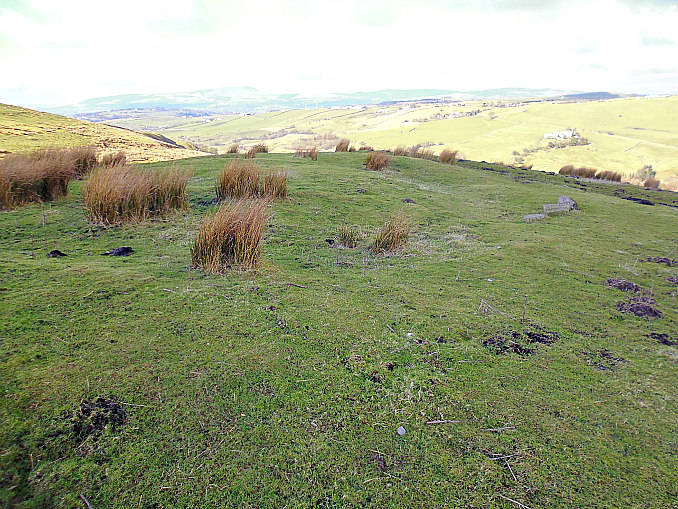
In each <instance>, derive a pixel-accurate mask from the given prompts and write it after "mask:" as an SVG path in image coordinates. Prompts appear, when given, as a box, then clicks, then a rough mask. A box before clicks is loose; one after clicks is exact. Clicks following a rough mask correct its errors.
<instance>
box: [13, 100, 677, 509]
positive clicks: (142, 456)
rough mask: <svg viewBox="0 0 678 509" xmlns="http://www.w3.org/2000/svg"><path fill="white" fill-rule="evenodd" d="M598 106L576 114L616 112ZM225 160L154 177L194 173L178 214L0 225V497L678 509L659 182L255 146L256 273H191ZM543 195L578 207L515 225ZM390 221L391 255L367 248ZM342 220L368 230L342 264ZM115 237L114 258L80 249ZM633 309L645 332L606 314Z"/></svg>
mask: <svg viewBox="0 0 678 509" xmlns="http://www.w3.org/2000/svg"><path fill="white" fill-rule="evenodd" d="M614 104H615V103H614V102H611V103H609V104H595V105H594V104H591V105H583V106H584V107H589V108H596V107H597V108H604V107H605V108H608V107H609V108H611V110H610V111H611V113H610V116H611V118H613V117H614V116H615V115H614V114H613V113H614V112H615V111H616V110H614V108H613V107H612V105H614ZM638 104H641V102H639V103H638ZM672 104H673V103H672ZM541 107H543V108H544V109H545V110H546V111H547V112H550V113H552V114H553V116H552V117H550V120H549V122H552V124H549V125H551V126H561V124H559V122H565V120H563V119H562V118H561V117H559V116H558V111H560V108H561V106H559V105H543V106H541ZM563 108H565V106H563ZM599 111H600V110H598V112H599ZM299 114H300V113H299V112H295V113H293V112H290V113H286V114H280V115H278V117H281V118H279V120H280V122H281V123H280V124H279V125H283V123H287V122H292V123H298V122H299V120H295V117H294V115H299ZM322 114H323V115H324V114H325V113H322ZM598 114H599V113H596V112H591V113H590V115H591V116H592V117H594V118H595V117H596V116H597V115H598ZM534 115H535V116H536V117H539V118H542V119H543V118H545V117H546V113H545V112H544V113H539V114H537V113H536V112H535V113H534ZM626 115H630V113H626V114H625V116H626ZM520 117H521V114H520V112H519V111H514V112H512V111H510V110H507V112H506V115H505V116H500V117H498V118H496V119H494V120H491V121H490V120H489V119H486V118H483V117H475V118H470V119H469V120H468V121H469V122H470V123H474V124H473V125H476V124H478V125H480V126H481V127H482V126H483V125H484V124H483V122H486V123H487V124H488V125H497V126H498V125H503V126H515V125H517V124H518V123H519V119H520ZM377 118H378V117H377V116H376V115H375V119H374V121H375V122H376V121H377ZM582 118H583V117H582ZM616 118H618V117H616ZM274 119H275V117H274V116H273V115H270V116H265V117H264V118H263V119H258V118H243V119H236V120H233V121H232V122H231V123H235V122H238V123H243V124H244V123H245V122H249V124H247V125H248V128H249V129H251V130H252V131H258V130H265V129H266V127H264V124H266V123H268V125H271V122H273V121H274ZM283 120H284V122H283ZM307 120H308V119H307ZM337 122H339V120H337ZM394 122H395V120H394ZM449 122H450V124H451V125H452V123H453V122H454V121H453V120H450V121H449ZM648 122H649V121H648ZM429 124H431V123H424V124H421V125H420V126H419V127H418V128H421V129H428V127H429ZM226 125H228V124H226ZM624 125H627V127H628V126H629V125H636V122H635V120H634V122H633V123H629V124H624ZM562 127H567V125H565V126H562ZM577 127H578V126H577ZM674 127H675V126H674ZM613 128H615V129H616V128H618V129H619V133H620V134H615V135H614V136H611V137H612V138H614V139H616V138H617V137H619V136H620V135H621V132H622V130H623V129H622V126H621V120H620V125H619V126H618V127H606V129H613ZM205 129H207V127H205ZM391 129H397V128H395V127H391ZM470 129H471V128H470V127H469V130H470ZM479 129H480V127H479ZM593 129H594V130H595V129H596V127H595V126H594V127H593ZM600 129H602V124H601V127H600ZM629 129H630V128H629ZM337 131H339V130H338V129H337ZM214 132H215V133H216V132H218V129H216V130H215V131H214ZM394 132H395V131H394ZM624 132H625V133H626V134H628V135H631V134H638V136H644V137H646V141H643V143H647V144H651V143H654V144H659V145H662V144H667V143H668V141H670V140H668V141H667V140H666V139H664V138H662V136H663V134H660V133H654V134H653V133H651V132H645V131H640V132H639V133H635V131H633V132H631V131H628V132H627V131H624ZM535 133H536V131H535ZM166 134H168V135H169V133H166ZM215 135H216V134H215ZM364 136H365V138H364V141H366V142H373V143H375V144H376V141H371V140H370V139H369V138H367V131H365V134H364ZM374 136H375V140H376V139H377V138H376V137H377V136H380V135H379V134H377V133H376V131H375V134H374ZM487 136H489V135H487ZM606 136H607V135H606ZM170 137H171V136H170ZM362 137H363V134H361V135H360V136H357V137H356V140H358V139H363V138H362ZM434 139H435V140H439V139H440V137H439V136H437V137H436V138H434ZM638 139H640V138H638ZM390 140H391V139H389V143H388V144H389V145H391V144H392V141H390ZM469 143H470V142H469ZM384 144H387V142H386V138H385V139H384ZM460 148H461V149H462V150H464V151H466V150H467V149H465V148H464V146H463V145H462V146H460ZM468 153H470V151H469V152H468ZM468 153H467V155H468ZM489 159H492V157H491V156H490V157H489ZM228 160H229V159H228V156H221V157H203V158H196V159H185V160H180V161H175V162H173V163H172V164H173V165H174V166H175V167H177V168H180V169H185V170H186V171H190V172H192V175H193V177H192V179H191V180H190V183H189V192H190V202H191V206H190V209H189V210H188V211H187V212H186V213H182V214H179V215H176V216H173V217H170V218H168V219H164V220H158V221H153V222H143V223H139V224H129V225H125V226H119V227H101V226H96V225H93V224H90V223H89V222H88V220H87V215H86V211H85V209H84V203H83V198H82V194H81V191H80V189H81V185H82V183H81V182H74V183H72V184H71V189H70V194H69V196H68V197H67V198H65V199H62V200H59V201H56V202H53V203H48V204H44V205H41V204H35V205H30V206H25V207H21V208H17V209H15V210H12V211H0V242H1V243H2V246H3V249H2V251H3V256H2V257H0V301H1V302H2V306H0V387H1V388H2V390H1V391H0V422H2V423H3V424H2V426H0V451H1V454H0V506H2V507H21V508H28V507H58V508H62V507H63V508H65V507H69V508H70V507H85V506H86V505H85V500H87V501H88V503H89V504H91V507H94V508H103V507H110V508H130V507H141V508H149V509H150V508H163V507H165V508H170V507H186V508H188V507H202V508H225V507H251V508H255V507H257V508H259V507H275V508H283V507H308V508H311V507H374V508H385V507H392V508H402V507H445V506H447V507H462V506H464V507H487V508H490V507H506V508H508V507H518V505H517V504H522V506H523V507H529V508H533V509H534V508H539V507H572V508H580V507H600V508H603V507H676V500H678V441H677V440H676V437H678V389H677V387H678V326H677V324H676V321H677V320H678V301H677V296H678V286H676V282H677V281H678V208H676V206H677V205H678V196H677V195H676V194H675V193H670V192H667V191H643V190H642V189H639V188H637V187H633V186H622V185H617V184H614V185H603V184H600V183H582V182H577V181H575V180H572V179H569V178H566V177H561V176H559V175H551V174H544V173H540V172H536V171H534V172H530V171H525V170H515V169H512V168H508V167H503V166H498V165H486V164H481V163H474V162H471V161H465V162H462V163H461V164H459V165H457V166H447V165H441V164H439V163H436V162H431V161H425V160H420V159H411V158H404V157H396V158H394V159H393V161H392V162H391V164H390V167H389V169H388V170H387V171H385V172H371V171H367V170H365V169H364V168H363V167H362V164H363V162H364V160H365V154H364V153H345V154H344V153H341V154H323V153H321V154H320V156H319V159H318V161H317V162H314V161H311V160H309V159H300V158H294V157H292V155H291V154H264V155H259V156H257V161H258V162H259V163H260V164H261V165H262V167H263V168H267V169H270V168H282V169H286V170H288V171H289V172H290V180H289V197H288V198H287V199H286V200H283V201H278V202H274V203H272V204H270V206H269V209H270V213H271V218H270V221H269V223H268V225H267V228H266V233H265V244H264V251H263V255H264V263H263V265H262V266H261V267H260V268H259V269H258V270H256V271H248V272H239V271H234V272H231V273H228V274H225V275H206V274H204V273H203V272H202V271H200V270H198V269H195V268H191V266H190V249H191V246H192V243H193V240H194V238H195V234H196V231H197V227H198V225H199V222H200V220H201V219H202V218H203V217H204V216H205V214H206V213H207V212H208V211H210V210H212V209H213V208H214V207H215V206H216V205H215V200H214V198H215V193H214V181H215V178H216V176H217V173H218V172H219V171H220V170H221V168H222V167H223V166H224V164H226V163H227V162H228ZM167 165H169V163H155V164H153V165H148V166H149V167H152V168H161V167H165V166H167ZM564 194H566V195H569V196H571V197H572V198H574V199H575V200H576V201H577V203H578V205H579V208H580V210H579V211H576V212H570V213H566V214H562V215H555V216H552V217H548V218H547V219H545V220H542V221H539V222H534V223H526V222H524V221H523V216H524V215H526V214H530V213H535V212H540V211H541V209H542V205H543V204H544V203H554V202H557V201H558V197H559V196H560V195H564ZM624 197H626V198H633V199H645V200H647V202H649V203H655V205H648V204H645V205H644V204H641V203H636V202H633V201H630V200H627V199H622V198H624ZM403 200H408V201H407V202H405V201H403ZM662 203H664V204H665V205H662ZM394 211H402V212H403V213H405V214H406V215H408V216H409V217H410V218H412V220H413V224H414V227H413V231H412V234H411V237H410V242H409V243H408V245H407V247H406V248H405V249H404V250H402V251H400V252H397V253H394V254H388V255H375V254H373V253H372V252H371V251H370V250H369V249H368V245H369V241H370V239H371V237H372V236H373V234H374V231H375V230H376V229H377V228H378V227H380V226H381V225H382V224H383V223H384V221H385V220H386V219H387V218H388V217H389V215H390V214H391V213H393V212H394ZM342 225H351V226H354V227H356V228H359V229H361V230H362V231H363V232H364V233H365V235H366V238H365V240H363V241H362V243H361V244H360V245H359V246H358V247H357V248H355V249H348V248H341V247H339V246H338V243H337V242H336V238H337V231H338V228H339V227H341V226H342ZM120 246H130V247H132V248H133V249H134V253H133V254H132V255H131V256H129V257H126V258H122V257H114V256H101V254H102V253H104V252H106V251H108V250H110V249H113V248H116V247H120ZM55 248H56V249H59V250H61V251H63V252H64V253H66V254H67V255H68V256H66V257H63V258H58V259H50V258H47V257H46V253H47V252H48V251H50V250H52V249H55ZM647 257H665V258H668V259H669V260H668V262H667V263H669V264H671V260H673V261H674V262H675V263H674V264H673V265H667V264H666V263H664V264H661V263H653V262H650V261H648V260H647ZM609 278H624V279H628V280H630V281H632V282H633V283H635V284H637V285H638V286H639V287H640V289H641V290H640V293H638V294H629V293H625V292H623V291H621V290H618V289H616V288H611V287H608V286H607V281H608V279H609ZM671 278H673V279H671ZM672 281H673V282H672ZM634 296H635V297H637V296H642V297H643V298H645V299H646V301H647V302H649V303H652V304H651V305H652V306H653V308H655V309H657V310H658V311H659V312H661V317H659V318H643V317H638V316H635V315H633V314H630V313H627V312H623V311H620V310H618V307H623V306H625V305H628V304H629V303H630V302H631V299H632V297H634ZM523 318H524V319H523ZM83 404H84V405H85V406H83ZM86 405H90V406H97V405H98V407H97V408H99V410H100V412H101V413H100V414H97V415H100V418H101V420H99V421H96V420H94V418H91V419H90V420H87V419H85V417H86V412H85V410H87V406H86ZM107 409H108V410H107ZM106 412H109V413H106ZM113 414H114V415H113ZM112 416H113V417H115V416H117V417H118V418H119V421H120V423H119V424H118V425H117V426H113V425H110V424H109V425H106V423H107V422H110V421H107V420H106V419H110V418H112ZM88 425H91V427H87V426H88Z"/></svg>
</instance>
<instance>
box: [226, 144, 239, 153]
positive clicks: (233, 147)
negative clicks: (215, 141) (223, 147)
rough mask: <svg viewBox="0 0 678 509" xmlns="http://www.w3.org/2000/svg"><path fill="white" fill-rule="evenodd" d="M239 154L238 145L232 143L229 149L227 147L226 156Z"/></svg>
mask: <svg viewBox="0 0 678 509" xmlns="http://www.w3.org/2000/svg"><path fill="white" fill-rule="evenodd" d="M239 152H240V145H238V144H237V143H234V144H233V145H231V146H230V147H228V151H227V152H226V153H227V154H237V153H239Z"/></svg>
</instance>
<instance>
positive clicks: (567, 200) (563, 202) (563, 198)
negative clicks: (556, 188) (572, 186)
mask: <svg viewBox="0 0 678 509" xmlns="http://www.w3.org/2000/svg"><path fill="white" fill-rule="evenodd" d="M558 203H559V204H561V205H569V206H570V208H572V209H574V210H578V208H579V207H577V202H576V201H574V200H573V199H572V198H570V197H569V196H565V195H563V196H559V197H558Z"/></svg>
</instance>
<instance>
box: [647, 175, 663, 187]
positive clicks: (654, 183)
mask: <svg viewBox="0 0 678 509" xmlns="http://www.w3.org/2000/svg"><path fill="white" fill-rule="evenodd" d="M660 184H661V180H659V179H656V178H654V177H650V178H649V179H647V180H646V181H645V182H643V187H646V188H648V189H659V185H660Z"/></svg>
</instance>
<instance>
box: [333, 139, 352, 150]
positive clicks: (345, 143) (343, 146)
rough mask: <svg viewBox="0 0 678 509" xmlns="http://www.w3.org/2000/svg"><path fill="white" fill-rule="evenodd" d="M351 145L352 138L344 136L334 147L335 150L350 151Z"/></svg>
mask: <svg viewBox="0 0 678 509" xmlns="http://www.w3.org/2000/svg"><path fill="white" fill-rule="evenodd" d="M350 145H351V140H349V139H347V138H343V139H342V140H340V141H339V143H337V146H336V148H335V149H334V151H335V152H348V149H349V146H350Z"/></svg>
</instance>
